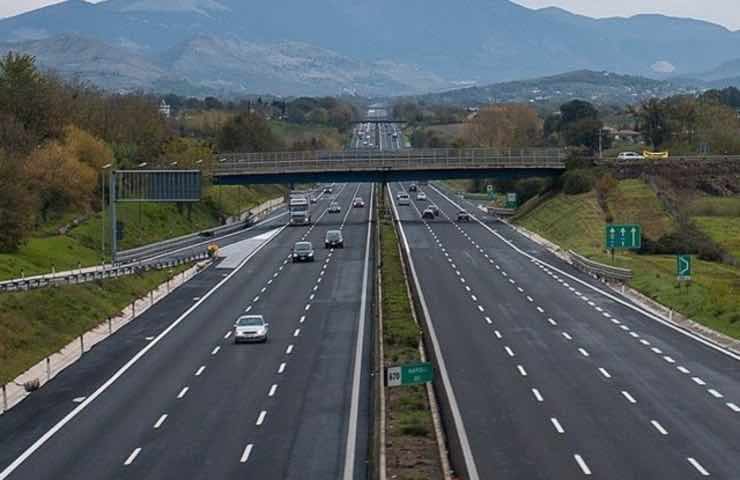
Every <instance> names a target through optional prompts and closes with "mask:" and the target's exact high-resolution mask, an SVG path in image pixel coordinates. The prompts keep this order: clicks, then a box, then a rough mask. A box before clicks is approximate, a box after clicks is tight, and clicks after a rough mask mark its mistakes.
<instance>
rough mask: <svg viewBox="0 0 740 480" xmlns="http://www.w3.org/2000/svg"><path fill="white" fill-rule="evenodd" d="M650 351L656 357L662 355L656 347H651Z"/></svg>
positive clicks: (661, 351)
mask: <svg viewBox="0 0 740 480" xmlns="http://www.w3.org/2000/svg"><path fill="white" fill-rule="evenodd" d="M650 350H652V351H653V353H655V354H657V355H661V354H662V353H663V350H661V349H659V348H658V347H653V348H651V349H650Z"/></svg>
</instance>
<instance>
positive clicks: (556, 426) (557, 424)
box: [550, 417, 565, 433]
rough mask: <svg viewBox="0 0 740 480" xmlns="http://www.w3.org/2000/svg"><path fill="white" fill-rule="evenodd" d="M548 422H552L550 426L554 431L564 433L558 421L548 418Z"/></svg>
mask: <svg viewBox="0 0 740 480" xmlns="http://www.w3.org/2000/svg"><path fill="white" fill-rule="evenodd" d="M550 421H551V422H552V426H553V427H555V430H556V431H557V432H558V433H565V429H563V426H562V425H560V422H559V421H558V419H557V418H555V417H552V418H550Z"/></svg>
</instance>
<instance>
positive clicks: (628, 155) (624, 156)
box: [617, 152, 645, 160]
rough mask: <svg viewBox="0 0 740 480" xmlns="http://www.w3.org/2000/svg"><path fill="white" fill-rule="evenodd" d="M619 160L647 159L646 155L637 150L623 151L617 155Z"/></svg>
mask: <svg viewBox="0 0 740 480" xmlns="http://www.w3.org/2000/svg"><path fill="white" fill-rule="evenodd" d="M617 160H645V157H644V156H642V155H640V154H639V153H637V152H622V153H620V154H619V155H617Z"/></svg>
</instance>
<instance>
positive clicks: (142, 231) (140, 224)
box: [137, 162, 148, 240]
mask: <svg viewBox="0 0 740 480" xmlns="http://www.w3.org/2000/svg"><path fill="white" fill-rule="evenodd" d="M147 165H148V163H147V162H141V163H140V164H139V165H138V166H137V168H145V167H146V166H147ZM138 203H139V240H141V238H142V236H143V233H144V226H143V225H142V223H144V222H142V220H141V203H142V202H141V200H139V202H138Z"/></svg>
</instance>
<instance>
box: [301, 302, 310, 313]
mask: <svg viewBox="0 0 740 480" xmlns="http://www.w3.org/2000/svg"><path fill="white" fill-rule="evenodd" d="M310 308H311V304H310V303H308V304H306V308H304V309H303V310H305V311H306V312H307V311H308V310H309V309H310Z"/></svg>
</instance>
